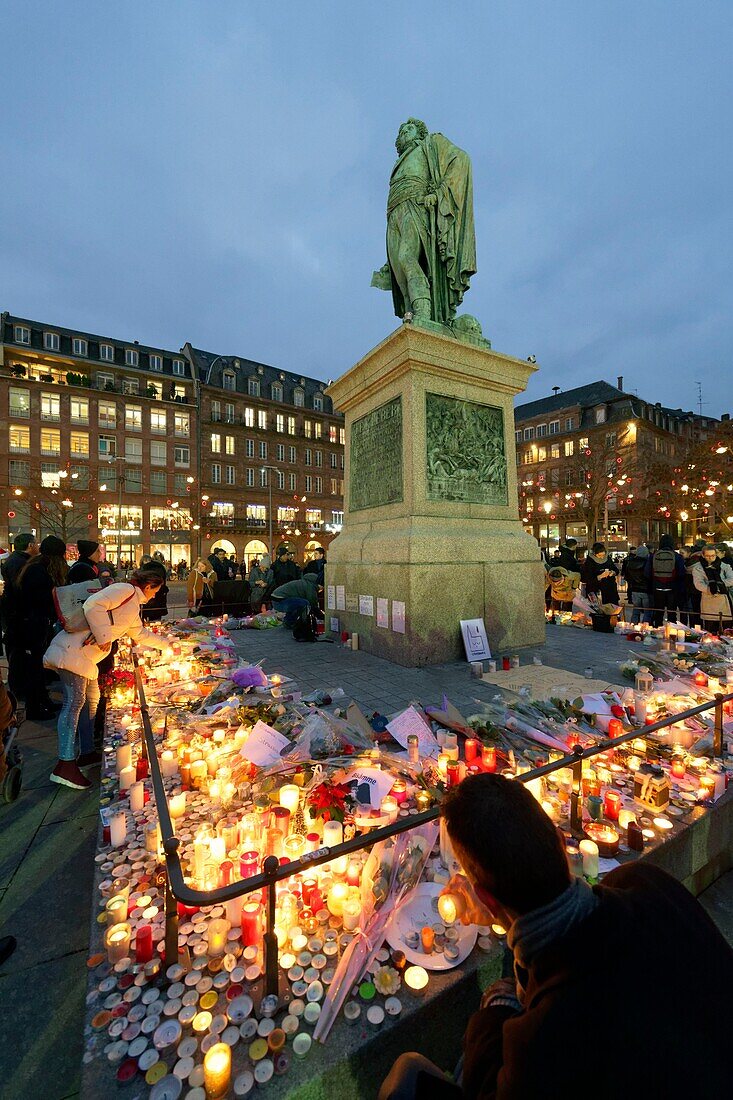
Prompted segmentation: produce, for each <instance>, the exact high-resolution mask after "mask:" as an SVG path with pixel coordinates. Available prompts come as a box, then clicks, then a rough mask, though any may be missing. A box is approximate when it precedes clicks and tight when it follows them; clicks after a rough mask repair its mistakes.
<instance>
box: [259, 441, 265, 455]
mask: <svg viewBox="0 0 733 1100" xmlns="http://www.w3.org/2000/svg"><path fill="white" fill-rule="evenodd" d="M259 451H260V458H267V443H265V441H264V439H261V440H260V447H259Z"/></svg>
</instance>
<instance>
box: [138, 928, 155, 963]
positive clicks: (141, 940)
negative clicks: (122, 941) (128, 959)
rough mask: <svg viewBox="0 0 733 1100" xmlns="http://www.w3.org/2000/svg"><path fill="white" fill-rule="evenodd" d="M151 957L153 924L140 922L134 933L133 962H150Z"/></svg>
mask: <svg viewBox="0 0 733 1100" xmlns="http://www.w3.org/2000/svg"><path fill="white" fill-rule="evenodd" d="M152 957H153V926H152V925H151V924H141V925H140V926H139V927H138V929H137V932H136V933H135V962H136V963H137V964H138V965H140V964H141V963H147V962H150V960H151V959H152Z"/></svg>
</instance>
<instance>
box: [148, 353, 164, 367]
mask: <svg viewBox="0 0 733 1100" xmlns="http://www.w3.org/2000/svg"><path fill="white" fill-rule="evenodd" d="M150 369H151V370H155V371H162V369H163V356H162V355H151V356H150Z"/></svg>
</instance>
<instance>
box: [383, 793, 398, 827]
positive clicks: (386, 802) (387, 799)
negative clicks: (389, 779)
mask: <svg viewBox="0 0 733 1100" xmlns="http://www.w3.org/2000/svg"><path fill="white" fill-rule="evenodd" d="M379 809H380V811H381V814H382V817H386V818H387V819H388V821H389V822H390V823H391V822H393V821H396V820H397V814H398V813H399V809H400V808H399V806H398V805H397V799H396V798H393V797H392V795H391V794H388V795H385V796H384V798H383V799H382V801H381V802H380V804H379Z"/></svg>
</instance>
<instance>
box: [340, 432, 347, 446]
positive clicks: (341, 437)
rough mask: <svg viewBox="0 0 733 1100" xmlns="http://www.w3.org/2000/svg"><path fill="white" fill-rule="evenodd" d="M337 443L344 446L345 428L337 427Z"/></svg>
mask: <svg viewBox="0 0 733 1100" xmlns="http://www.w3.org/2000/svg"><path fill="white" fill-rule="evenodd" d="M339 443H340V444H341V446H342V447H345V446H346V428H339Z"/></svg>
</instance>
